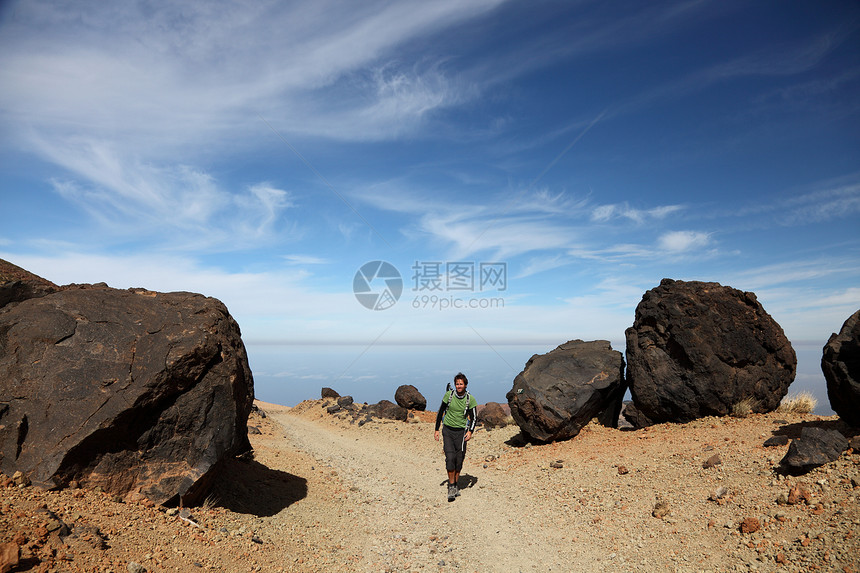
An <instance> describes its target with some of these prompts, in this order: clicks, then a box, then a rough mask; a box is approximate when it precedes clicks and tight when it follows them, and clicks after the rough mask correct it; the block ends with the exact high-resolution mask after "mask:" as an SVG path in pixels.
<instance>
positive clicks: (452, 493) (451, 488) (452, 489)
mask: <svg viewBox="0 0 860 573" xmlns="http://www.w3.org/2000/svg"><path fill="white" fill-rule="evenodd" d="M455 497H457V486H456V485H454V484H448V501H454V498H455Z"/></svg>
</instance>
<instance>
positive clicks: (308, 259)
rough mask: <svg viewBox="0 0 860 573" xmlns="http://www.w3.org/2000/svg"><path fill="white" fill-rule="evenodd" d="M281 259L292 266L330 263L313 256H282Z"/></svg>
mask: <svg viewBox="0 0 860 573" xmlns="http://www.w3.org/2000/svg"><path fill="white" fill-rule="evenodd" d="M283 259H284V260H285V261H287V262H288V263H290V264H293V265H326V264H328V263H329V262H330V261H329V260H328V259H324V258H322V257H315V256H313V255H284V256H283Z"/></svg>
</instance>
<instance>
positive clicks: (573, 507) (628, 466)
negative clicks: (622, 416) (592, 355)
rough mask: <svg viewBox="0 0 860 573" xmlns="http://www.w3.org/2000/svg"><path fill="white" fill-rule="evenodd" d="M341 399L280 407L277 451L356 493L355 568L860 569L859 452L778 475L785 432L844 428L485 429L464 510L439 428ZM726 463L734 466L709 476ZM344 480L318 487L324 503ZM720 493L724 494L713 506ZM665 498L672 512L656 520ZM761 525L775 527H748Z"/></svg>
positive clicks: (338, 527) (336, 539)
mask: <svg viewBox="0 0 860 573" xmlns="http://www.w3.org/2000/svg"><path fill="white" fill-rule="evenodd" d="M326 405H327V404H326V403H324V402H321V401H308V402H307V403H303V404H300V405H299V406H297V407H296V408H293V409H288V408H283V407H279V408H276V409H275V410H274V411H272V412H270V413H269V414H270V419H271V420H272V421H273V422H274V423H277V425H278V428H279V431H278V432H275V433H276V434H277V435H278V439H277V441H273V442H272V444H273V446H274V447H276V448H280V449H282V450H293V451H296V452H303V453H306V454H308V455H310V456H311V457H312V458H313V459H315V460H317V461H318V462H319V464H320V466H325V468H326V470H327V472H328V473H326V474H321V475H324V476H326V477H327V478H331V479H335V480H338V481H340V482H341V483H342V489H343V490H344V491H346V494H345V495H344V497H343V498H342V500H332V503H330V504H329V507H331V508H338V507H343V504H346V505H347V506H348V507H349V508H350V510H349V511H350V513H349V516H348V517H347V518H345V519H344V518H340V519H339V520H338V519H327V518H326V517H325V516H323V517H321V518H320V519H321V520H322V522H324V523H325V524H326V527H330V528H331V529H330V538H328V539H327V540H326V541H328V542H329V543H331V544H343V545H346V546H348V547H350V548H351V549H352V551H353V555H352V559H353V562H352V564H351V565H350V566H349V567H347V566H346V565H345V566H344V570H346V569H349V570H354V571H398V572H399V571H443V572H444V571H461V570H466V571H480V572H485V571H490V572H494V571H504V572H508V571H523V572H532V571H534V572H537V571H574V570H576V571H606V570H611V571H641V572H645V573H650V572H657V571H667V570H668V571H678V572H684V571H686V572H698V571H807V570H815V567H822V566H823V568H824V569H825V570H831V569H832V568H833V567H836V566H838V567H837V568H839V569H841V568H842V566H845V565H847V566H848V567H849V568H851V567H856V566H857V565H858V564H857V562H856V557H855V555H857V554H858V549H860V545H858V538H857V536H855V534H854V530H855V528H856V527H858V526H860V509H858V507H860V504H858V503H857V499H858V496H857V495H856V494H855V491H854V484H856V483H860V481H858V480H860V477H858V470H857V467H858V463H860V461H858V458H857V456H856V455H849V454H848V453H846V456H845V457H843V459H841V460H840V461H839V462H836V463H834V464H831V465H829V466H827V467H822V468H821V469H819V470H815V471H813V472H811V473H810V474H808V475H806V476H803V477H800V478H794V477H791V476H783V475H781V474H780V473H779V472H777V471H776V470H777V467H778V461H779V459H780V458H781V456H782V455H783V454H784V451H776V450H774V449H773V448H764V447H762V445H761V444H762V443H763V442H764V440H766V439H767V438H768V437H770V436H771V435H774V434H776V433H781V434H788V435H791V436H793V437H796V435H797V434H798V433H799V430H800V428H801V427H804V426H806V425H818V426H823V427H836V426H839V424H838V423H837V422H835V421H833V420H832V419H826V418H820V417H815V416H806V417H804V416H796V415H785V414H769V415H761V416H755V417H751V418H749V419H735V418H704V419H701V420H697V421H695V422H692V423H690V424H685V425H673V424H665V425H658V426H654V427H652V428H648V429H644V430H638V431H629V432H623V431H619V430H614V429H611V428H604V427H602V426H599V425H595V424H589V425H588V426H586V427H585V428H584V429H583V430H582V432H581V433H580V435H579V436H577V438H575V439H573V440H568V441H566V442H560V443H555V444H547V445H534V446H528V445H526V446H525V447H523V444H522V443H521V442H519V439H520V438H521V437H520V436H519V435H518V434H519V429H518V428H517V427H516V426H512V427H508V428H504V429H499V430H493V431H487V430H484V429H480V428H479V430H478V431H477V432H476V433H475V436H474V438H473V440H472V441H471V442H470V444H469V449H468V452H467V456H466V464H465V465H464V468H463V474H462V475H461V487H462V486H464V485H466V486H467V487H463V490H462V491H463V493H462V496H461V497H459V498H457V500H456V501H454V502H452V503H449V502H448V501H447V497H446V490H445V488H444V487H443V485H442V484H443V482H444V481H445V471H444V458H443V455H442V451H441V445H440V444H439V443H438V442H436V441H434V440H433V425H432V423H431V422H430V421H429V419H430V418H428V417H427V416H426V415H424V416H423V420H421V421H417V420H420V417H418V418H416V421H414V422H413V423H403V422H391V421H379V420H375V421H373V422H371V423H367V424H365V425H364V426H362V427H359V426H358V424H356V423H351V421H350V419H349V418H348V417H347V418H346V419H338V418H337V416H331V415H328V414H326V412H325V407H326ZM264 408H265V406H264ZM785 418H788V419H787V420H786V419H785ZM839 427H840V428H841V426H839ZM842 429H843V431H845V429H844V428H842ZM281 430H282V432H281ZM280 436H283V438H280ZM273 439H274V436H273ZM715 455H716V456H717V457H718V458H719V463H718V464H717V465H716V466H714V467H711V468H706V467H703V465H705V464H704V461H705V460H708V459H709V458H712V457H713V456H715ZM553 462H556V463H553ZM558 462H561V463H558ZM553 466H555V467H553ZM796 485H797V486H801V487H807V488H809V489H810V491H814V494H813V499H812V500H811V501H810V502H809V503H805V504H801V505H795V506H781V505H778V504H777V503H776V500H777V498H778V497H779V496H780V495H785V494H787V493H788V492H789V490H790V489H791V488H792V487H794V486H796ZM328 486H329V484H328V482H327V481H323V480H320V479H313V478H311V479H309V480H308V488H309V490H308V500H311V499H313V498H314V489H315V488H317V491H319V490H320V489H321V488H323V487H328ZM720 490H723V491H724V492H725V493H724V494H722V495H724V497H722V498H720V499H717V500H714V499H712V498H713V492H715V491H720ZM317 497H319V496H317ZM658 502H660V503H665V504H666V507H667V508H668V514H666V515H661V516H660V517H655V516H654V515H653V511H654V509H655V508H656V506H657V503H658ZM304 503H306V500H301V501H298V502H297V503H296V504H295V505H294V506H291V507H290V509H289V510H287V511H286V512H284V513H283V514H282V515H281V516H279V517H282V518H283V519H296V518H297V517H299V516H301V515H302V514H303V512H304V513H306V511H304V510H303V509H302V506H303V504H304ZM321 507H324V505H323V506H321ZM325 511H326V510H325V509H323V512H325ZM747 519H754V520H756V521H757V522H758V523H759V524H760V529H759V530H758V531H757V532H754V533H743V532H742V531H741V530H740V524H741V522H743V521H744V520H747Z"/></svg>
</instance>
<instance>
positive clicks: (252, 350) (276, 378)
mask: <svg viewBox="0 0 860 573" xmlns="http://www.w3.org/2000/svg"><path fill="white" fill-rule="evenodd" d="M561 342H564V341H561ZM561 342H560V343H561ZM824 342H826V341H823V342H822V343H821V344H820V345H819V344H814V343H792V345H793V347H794V350H795V352H796V353H797V376H796V377H795V380H794V382H793V383H792V385H791V387H790V388H789V391H788V393H789V395H791V394H797V393H800V392H804V391H805V392H810V393H811V394H812V395H813V396H815V398H816V399H817V400H818V405H817V407H816V409H815V414H818V415H822V416H830V415H833V410H832V409H831V408H830V402H829V401H828V399H827V388H826V383H825V381H824V375H823V374H822V373H821V349H822V347H823V346H824ZM560 343H559V344H560ZM553 348H555V346H543V347H542V346H537V345H495V346H493V347H490V346H487V345H485V344H480V345H477V344H476V345H456V346H442V345H426V346H422V345H404V346H397V345H373V346H370V347H368V346H366V345H282V344H254V343H247V350H248V357H249V360H250V363H251V369H252V371H253V373H254V387H255V393H256V397H257V398H258V399H260V400H263V401H265V402H273V403H276V404H282V405H284V406H295V405H296V404H298V403H299V402H301V401H303V400H310V399H317V398H319V397H320V389H321V388H323V387H330V388H333V389H334V390H336V391H337V392H339V393H340V394H341V395H349V396H352V397H353V398H354V399H355V400H356V401H357V402H367V403H376V402H378V401H380V400H391V401H392V402H393V401H394V392H395V391H396V390H397V387H398V386H400V385H403V384H412V385H413V386H415V387H416V388H418V390H419V391H420V392H421V393H422V394H423V395H424V397H425V398H427V408H428V409H431V410H435V409H437V408H438V406H439V404H438V403H439V402H441V400H442V394H443V393H444V391H445V386H446V384H447V383H448V382H451V381H452V380H453V377H454V374H456V373H457V372H463V373H465V374H466V376H467V377H468V378H469V391H470V392H471V393H472V394H473V395H474V396H475V398H476V399H477V400H478V402H480V403H486V402H500V403H506V402H507V400H506V399H505V394H506V393H507V392H508V390H510V389H511V386H512V385H513V380H514V377H516V375H517V374H519V373H520V372H521V371H522V369H523V367H524V366H525V364H526V362H527V361H528V359H529V358H531V357H532V355H534V354H543V353H546V352H549V351H550V350H552V349H553ZM612 348H613V349H615V350H619V351H621V352H624V343H623V342H618V341H613V342H612ZM628 399H629V395H628Z"/></svg>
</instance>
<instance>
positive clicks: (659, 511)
mask: <svg viewBox="0 0 860 573" xmlns="http://www.w3.org/2000/svg"><path fill="white" fill-rule="evenodd" d="M651 515H653V516H654V517H656V518H657V519H663V518H664V517H666V516H667V515H669V502H667V501H658V502H657V503H656V504H655V505H654V509H653V510H652V511H651Z"/></svg>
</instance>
